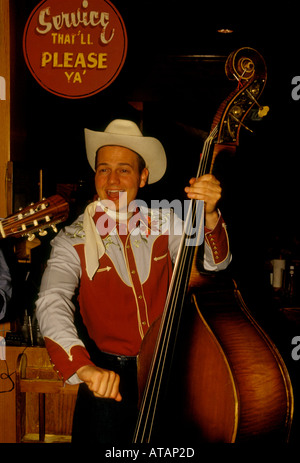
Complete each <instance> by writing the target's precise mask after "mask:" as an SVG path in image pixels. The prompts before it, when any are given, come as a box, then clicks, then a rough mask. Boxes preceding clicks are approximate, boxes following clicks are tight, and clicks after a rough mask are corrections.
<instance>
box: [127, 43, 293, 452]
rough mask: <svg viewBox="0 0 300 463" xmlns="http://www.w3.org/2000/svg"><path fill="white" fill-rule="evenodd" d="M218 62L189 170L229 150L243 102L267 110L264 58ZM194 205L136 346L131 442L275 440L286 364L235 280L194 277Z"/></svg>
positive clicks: (285, 416) (283, 437) (239, 56)
mask: <svg viewBox="0 0 300 463" xmlns="http://www.w3.org/2000/svg"><path fill="white" fill-rule="evenodd" d="M225 71H226V74H227V77H228V78H229V79H236V80H237V88H236V90H234V91H233V92H232V93H231V94H230V95H229V96H228V98H227V99H226V100H225V101H223V103H222V104H221V105H220V107H219V109H218V111H217V113H216V116H215V118H214V120H213V123H212V128H211V132H210V134H209V136H208V138H207V140H206V141H205V143H204V147H203V153H202V156H201V158H200V164H199V169H198V172H197V176H201V175H203V174H205V173H207V172H212V171H213V166H214V161H215V158H216V156H217V155H218V154H219V153H220V152H222V151H223V150H226V151H228V150H229V151H234V150H235V149H236V147H237V146H238V143H239V132H240V129H241V127H243V126H244V120H245V118H246V116H247V114H248V113H249V111H250V110H252V109H253V108H254V107H255V108H257V110H258V113H259V116H261V117H262V116H264V115H265V114H266V113H267V111H268V108H267V107H262V106H261V105H260V104H259V103H258V99H259V97H260V95H261V93H262V91H263V89H264V86H265V82H266V65H265V61H264V59H263V58H262V56H261V55H260V54H259V53H258V52H257V51H256V50H254V49H252V48H241V49H239V50H237V51H235V52H233V53H232V54H231V55H230V56H229V57H228V59H227V61H226V65H225ZM198 206H199V202H197V201H194V200H193V201H191V206H190V210H189V214H188V217H187V221H186V224H185V230H184V233H183V236H182V240H181V245H180V249H179V252H178V257H177V260H176V262H175V266H174V272H173V276H172V280H171V284H170V290H169V293H168V297H167V300H166V305H165V308H164V312H163V314H162V316H161V317H160V318H159V319H158V320H156V321H155V322H154V323H153V324H152V326H151V327H150V329H149V331H148V333H147V334H146V336H145V338H144V340H143V343H142V346H141V350H140V354H139V357H138V382H139V391H140V404H139V414H138V419H137V424H136V429H135V433H134V436H133V442H135V443H149V442H151V443H152V442H158V443H164V444H166V443H168V442H169V443H172V444H173V445H174V444H179V443H183V442H188V443H192V442H193V443H197V444H199V443H201V442H203V443H217V442H220V443H233V442H249V441H250V442H260V441H263V442H266V441H268V440H269V439H272V440H274V439H276V441H277V442H278V441H281V442H285V441H287V440H288V436H289V432H290V427H291V423H292V416H293V391H292V385H291V382H290V378H289V374H288V371H287V369H286V366H285V364H284V362H283V359H282V358H281V356H280V354H279V352H278V350H277V348H276V346H275V345H274V344H273V342H272V341H271V339H270V338H269V337H268V335H267V334H266V333H265V332H264V331H263V329H262V328H261V327H260V326H259V325H258V323H257V322H256V320H255V319H254V318H253V316H252V315H251V313H250V311H249V310H248V308H247V306H246V304H245V302H244V301H243V298H242V296H241V294H240V292H239V290H238V288H237V285H236V283H235V282H234V281H233V280H232V279H230V284H229V285H228V282H226V283H224V281H223V279H222V278H220V277H219V276H218V275H217V274H214V275H213V276H212V277H210V278H209V279H206V278H205V276H203V273H202V270H201V266H200V260H201V252H202V249H203V247H202V244H201V240H202V238H201V237H200V236H198V237H196V245H195V246H189V245H187V240H189V239H190V238H191V233H192V231H193V230H194V224H195V220H196V219H195V217H196V216H197V211H198ZM200 228H201V227H200ZM196 233H197V232H196ZM199 234H200V232H199ZM204 282H205V284H204Z"/></svg>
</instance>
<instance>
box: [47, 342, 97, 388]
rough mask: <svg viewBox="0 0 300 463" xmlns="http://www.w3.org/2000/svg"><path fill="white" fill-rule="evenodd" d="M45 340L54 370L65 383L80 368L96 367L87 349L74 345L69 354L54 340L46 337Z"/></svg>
mask: <svg viewBox="0 0 300 463" xmlns="http://www.w3.org/2000/svg"><path fill="white" fill-rule="evenodd" d="M44 340H45V345H46V348H47V351H48V353H49V356H50V359H51V362H52V365H53V368H54V370H55V371H56V372H57V374H58V375H59V377H60V378H61V379H62V380H63V381H64V382H67V381H68V379H69V378H71V376H73V375H74V374H75V373H76V371H77V370H78V369H79V368H80V367H83V366H85V365H94V363H93V362H92V361H91V359H90V356H89V353H88V351H87V350H86V349H85V347H82V346H79V345H74V346H72V347H71V348H70V350H69V352H67V351H66V350H65V349H64V348H63V347H62V346H61V345H60V344H58V343H56V342H55V341H53V340H52V339H50V338H47V337H45V338H44ZM72 382H73V381H72Z"/></svg>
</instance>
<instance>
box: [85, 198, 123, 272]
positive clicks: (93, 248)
mask: <svg viewBox="0 0 300 463" xmlns="http://www.w3.org/2000/svg"><path fill="white" fill-rule="evenodd" d="M98 206H100V207H101V209H102V210H103V211H104V212H105V213H106V214H107V215H108V216H109V217H110V218H112V219H113V220H114V221H118V222H127V220H128V219H129V218H130V217H131V216H132V212H129V213H128V212H117V211H113V210H111V209H108V207H107V206H105V205H104V204H102V203H101V201H100V200H99V199H98V200H97V201H94V202H93V203H91V204H89V205H88V206H87V207H86V208H85V211H84V215H83V228H84V232H85V245H84V255H85V265H86V271H87V274H88V277H89V279H90V280H92V279H93V277H94V275H95V273H96V271H97V270H98V267H99V259H100V258H101V257H102V256H103V254H104V253H105V247H104V244H103V241H102V238H101V236H100V235H99V233H98V231H97V228H96V227H95V222H94V219H93V217H94V215H95V213H96V208H97V207H98Z"/></svg>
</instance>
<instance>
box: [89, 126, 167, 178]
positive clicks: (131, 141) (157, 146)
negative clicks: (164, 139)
mask: <svg viewBox="0 0 300 463" xmlns="http://www.w3.org/2000/svg"><path fill="white" fill-rule="evenodd" d="M84 134H85V147H86V153H87V158H88V161H89V163H90V166H91V167H92V169H93V170H95V158H96V153H97V151H98V150H99V148H101V147H102V146H107V145H109V146H111V145H116V146H123V147H125V148H128V149H130V150H132V151H135V152H136V153H138V154H139V155H140V156H141V157H142V158H143V159H144V161H145V163H146V167H147V169H148V170H149V177H148V183H155V182H158V180H160V179H161V178H162V176H163V175H164V173H165V171H166V167H167V159H166V154H165V150H164V148H163V146H162V144H161V143H160V141H159V140H157V139H156V138H152V137H144V136H143V134H142V132H141V131H140V129H139V128H138V126H137V125H136V124H135V123H134V122H132V121H127V120H123V119H116V120H114V121H112V122H111V123H110V124H108V126H107V127H106V129H105V130H104V132H96V131H93V130H90V129H84Z"/></svg>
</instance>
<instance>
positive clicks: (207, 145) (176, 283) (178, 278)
mask: <svg viewBox="0 0 300 463" xmlns="http://www.w3.org/2000/svg"><path fill="white" fill-rule="evenodd" d="M216 133H217V126H216V127H215V128H214V129H213V130H212V132H211V134H210V135H209V137H208V138H207V139H206V140H205V142H204V147H203V153H202V156H201V158H200V162H199V167H198V172H197V177H199V176H201V175H203V174H204V173H206V172H207V165H208V160H209V154H210V150H211V145H212V142H213V140H214V138H215V135H216ZM196 207H197V204H196V201H195V200H192V201H191V203H190V207H189V211H188V214H187V219H186V221H185V233H184V234H183V236H182V240H181V246H180V248H181V249H182V252H181V253H178V254H179V255H180V259H179V260H178V261H177V263H178V267H177V269H176V270H175V268H174V273H173V277H174V278H172V282H171V285H170V290H169V293H168V295H172V297H170V299H171V305H170V304H169V300H167V301H166V307H168V308H169V310H168V312H167V311H166V310H165V311H164V313H163V318H162V320H161V328H162V327H163V329H160V331H159V334H158V341H157V344H156V346H157V347H156V349H155V352H154V357H153V362H152V364H151V369H150V372H149V376H148V381H147V384H146V387H145V393H144V398H143V401H142V404H141V410H140V414H139V417H140V418H139V422H138V424H137V431H140V427H141V423H142V416H143V417H144V425H143V426H144V428H143V435H142V439H144V437H145V433H146V432H148V435H149V436H150V435H151V432H152V428H153V425H154V419H155V415H156V410H157V403H158V397H159V390H160V388H161V383H162V379H163V372H164V371H165V364H166V359H167V353H168V346H169V344H170V340H171V337H172V334H174V333H173V326H174V319H175V316H176V312H177V311H176V308H177V306H178V299H179V296H180V293H181V291H180V289H181V288H182V282H183V279H184V278H185V274H184V269H185V268H186V261H187V258H188V257H189V259H190V261H189V263H188V264H189V265H190V264H191V259H192V255H193V253H191V252H190V249H188V246H186V245H185V240H186V239H187V236H190V233H191V230H192V227H193V224H194V217H195V213H196ZM175 266H176V264H175ZM153 375H154V376H153ZM149 378H150V380H149ZM152 409H153V411H152V413H151V416H150V411H151V410H152ZM145 410H147V412H146V413H147V415H146V417H145ZM149 420H150V421H149ZM142 441H143V440H142Z"/></svg>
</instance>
